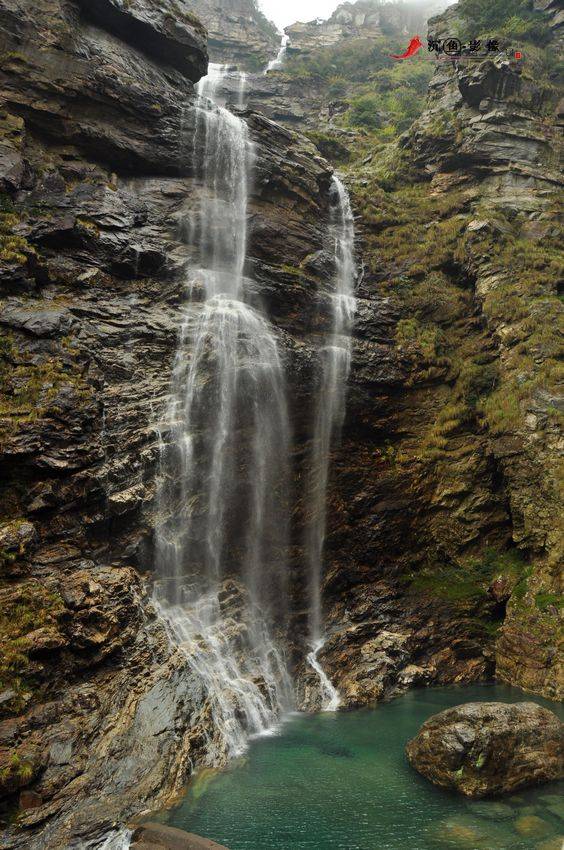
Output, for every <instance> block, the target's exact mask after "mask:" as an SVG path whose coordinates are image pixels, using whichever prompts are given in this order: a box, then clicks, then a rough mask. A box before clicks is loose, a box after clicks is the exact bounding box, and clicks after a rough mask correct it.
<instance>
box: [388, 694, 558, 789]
mask: <svg viewBox="0 0 564 850" xmlns="http://www.w3.org/2000/svg"><path fill="white" fill-rule="evenodd" d="M405 751H406V754H407V758H408V760H409V762H410V764H411V765H412V767H414V768H415V769H416V770H418V771H419V773H421V774H423V776H425V777H426V778H427V779H430V780H431V782H434V783H435V785H440V786H441V788H449V789H453V790H456V791H460V792H461V793H462V794H466V796H468V797H486V796H493V795H498V794H505V793H508V792H511V791H515V790H517V789H518V788H523V787H525V786H527V785H538V784H540V783H542V782H549V781H551V780H555V779H560V778H562V776H564V736H563V725H562V723H561V722H560V720H559V719H558V717H556V715H555V714H553V713H552V712H551V711H548V710H547V709H546V708H541V706H539V705H536V704H535V703H533V702H523V703H517V704H507V703H501V702H470V703H466V704H464V705H458V706H455V707H454V708H449V709H447V710H446V711H441V712H440V713H439V714H434V715H433V716H432V717H430V718H429V720H427V721H426V722H425V723H424V724H423V726H422V727H421V729H420V730H419V732H418V734H417V735H416V736H415V738H413V740H411V741H409V743H408V744H407V746H406V748H405Z"/></svg>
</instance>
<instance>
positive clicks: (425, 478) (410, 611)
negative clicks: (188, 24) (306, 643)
mask: <svg viewBox="0 0 564 850" xmlns="http://www.w3.org/2000/svg"><path fill="white" fill-rule="evenodd" d="M455 18H456V7H451V9H449V11H448V12H447V13H446V15H445V16H441V18H439V19H436V20H435V21H434V22H432V24H431V31H432V32H434V33H436V34H437V35H440V34H441V33H444V32H452V31H453V26H454V25H455V20H453V19H455ZM554 20H556V18H555V19H554ZM552 22H553V19H552V18H549V21H548V28H549V29H551V28H552V27H551V25H552ZM554 29H555V36H554V38H555V39H557V38H558V31H559V30H558V27H555V28H554ZM547 37H548V38H550V34H549V35H548V36H547ZM558 97H559V92H558V90H557V89H554V87H552V86H551V85H550V83H549V82H546V83H545V82H544V80H538V81H534V80H533V79H531V76H530V74H528V73H526V69H523V68H522V67H521V66H520V65H519V64H518V63H516V62H514V61H510V60H508V58H507V56H506V55H505V54H503V55H501V54H500V55H499V56H496V57H494V58H493V59H490V60H486V61H482V62H475V63H469V64H463V63H460V65H459V66H458V65H456V64H455V65H454V66H453V65H451V63H448V65H445V64H443V63H440V64H439V66H438V68H437V70H436V71H435V74H434V76H433V78H432V81H431V85H430V89H429V97H428V102H427V106H426V108H425V110H424V112H423V114H422V115H421V117H420V118H419V119H418V120H417V121H416V122H415V123H414V125H413V126H412V128H411V129H410V130H409V131H408V132H406V133H405V134H404V135H402V136H400V138H399V141H398V143H397V145H392V146H380V148H379V149H377V150H376V151H375V152H374V153H373V154H370V153H367V155H366V156H364V157H363V158H362V159H359V160H353V161H351V162H349V163H348V164H346V165H344V166H341V167H342V168H343V171H344V173H345V175H346V179H347V182H348V185H349V188H350V190H351V193H352V199H353V205H354V207H355V210H356V211H357V214H358V221H357V230H358V234H359V249H360V251H359V253H360V254H361V256H362V258H363V262H364V267H363V277H362V280H361V282H360V284H359V288H358V295H359V300H358V304H359V309H358V318H357V322H356V327H355V340H356V344H355V349H354V355H353V368H352V372H351V379H350V390H349V397H348V415H347V420H346V423H345V427H344V431H343V444H342V449H340V450H336V451H335V452H334V457H333V487H332V489H331V496H330V512H329V520H328V524H329V528H330V529H331V534H330V536H329V538H328V541H327V569H326V574H325V599H326V604H327V616H328V624H329V626H328V631H329V633H330V636H329V638H328V641H327V643H326V645H325V647H324V650H323V652H322V654H321V658H322V661H323V664H324V666H325V669H326V670H328V671H329V672H330V673H331V676H332V680H333V682H334V683H335V684H336V685H337V687H338V688H339V690H340V692H341V693H342V694H343V697H344V699H345V700H346V701H350V702H351V703H352V704H362V703H363V702H366V701H370V700H371V699H375V698H381V697H382V696H385V695H386V694H390V693H394V692H397V691H398V690H401V689H402V688H404V687H406V686H407V685H408V684H410V683H411V684H415V683H421V684H430V683H444V682H446V681H469V680H472V679H473V678H480V677H484V676H486V677H487V676H493V675H494V674H495V675H497V676H498V677H499V678H500V679H502V680H504V681H507V682H510V683H512V684H517V685H520V686H522V687H524V688H525V689H527V690H530V691H533V692H536V693H540V694H543V695H544V696H547V697H550V698H559V697H561V696H562V694H563V693H564V670H563V668H562V652H561V648H560V646H559V641H560V638H559V634H560V633H561V632H560V629H561V626H560V623H561V604H562V596H561V562H562V537H561V522H560V520H559V514H560V512H561V507H560V505H561V489H560V484H558V483H557V481H556V479H555V477H554V475H553V472H552V470H554V469H555V468H557V466H558V463H559V460H558V457H559V454H560V452H561V430H560V426H559V416H560V414H559V412H558V411H559V410H561V408H562V397H561V392H560V391H559V389H558V387H557V381H556V371H555V370H557V368H558V367H557V364H556V351H557V350H558V348H559V345H560V343H559V341H558V339H557V336H558V333H557V332H556V327H557V326H558V324H559V322H560V320H561V315H562V305H561V302H560V301H559V299H558V291H559V286H560V285H561V284H560V283H559V278H560V277H561V270H560V271H559V269H561V266H560V261H559V260H558V252H559V248H558V235H557V234H558V225H557V222H556V217H555V209H556V207H555V204H556V203H557V196H558V193H559V192H561V186H562V175H561V173H560V172H558V171H556V169H555V163H556V162H557V161H558V159H559V156H560V154H559V151H560V146H561V142H560V130H559V120H560V119H559V118H558V114H557V103H558ZM547 116H550V117H547ZM350 147H351V149H352V147H353V146H352V145H351V146H350ZM549 328H554V329H555V333H554V334H553V333H552V332H550V331H549V330H548V329H549ZM311 682H312V679H311V678H310V676H309V673H308V671H304V689H307V688H308V685H310V684H311Z"/></svg>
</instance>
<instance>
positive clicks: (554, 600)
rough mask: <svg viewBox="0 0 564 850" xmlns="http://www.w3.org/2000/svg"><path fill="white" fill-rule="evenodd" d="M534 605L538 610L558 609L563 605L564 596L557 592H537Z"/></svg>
mask: <svg viewBox="0 0 564 850" xmlns="http://www.w3.org/2000/svg"><path fill="white" fill-rule="evenodd" d="M535 605H536V606H537V608H538V609H539V611H548V610H549V609H550V608H556V609H557V610H560V609H561V608H563V607H564V596H563V595H562V594H559V593H544V592H543V593H537V594H536V595H535Z"/></svg>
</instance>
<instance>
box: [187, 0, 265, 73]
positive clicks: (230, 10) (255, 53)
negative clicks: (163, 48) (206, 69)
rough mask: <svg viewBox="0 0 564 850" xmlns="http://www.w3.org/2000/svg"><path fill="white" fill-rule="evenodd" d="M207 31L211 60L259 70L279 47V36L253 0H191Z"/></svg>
mask: <svg viewBox="0 0 564 850" xmlns="http://www.w3.org/2000/svg"><path fill="white" fill-rule="evenodd" d="M190 5H191V8H192V9H193V10H194V12H196V14H197V15H198V17H199V18H200V20H201V21H203V23H204V24H205V26H206V28H207V31H208V39H209V42H208V46H209V51H210V58H211V61H212V62H218V63H219V64H220V65H237V67H238V68H239V69H240V70H243V71H262V69H263V68H265V67H266V65H267V63H268V61H269V60H270V59H273V58H274V57H275V56H276V53H277V52H278V47H279V46H280V35H279V33H278V32H277V30H276V27H275V26H274V24H273V23H271V21H269V20H268V19H267V18H266V17H265V16H264V14H263V13H262V12H261V11H260V9H259V7H258V4H257V2H256V0H193V2H192V3H191V4H190Z"/></svg>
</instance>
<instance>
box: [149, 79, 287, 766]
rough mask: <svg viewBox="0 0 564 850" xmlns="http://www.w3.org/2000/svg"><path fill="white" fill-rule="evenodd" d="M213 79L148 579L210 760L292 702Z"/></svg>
mask: <svg viewBox="0 0 564 850" xmlns="http://www.w3.org/2000/svg"><path fill="white" fill-rule="evenodd" d="M222 73H223V71H222V68H221V67H220V66H214V67H213V69H212V73H211V75H210V76H209V77H208V78H205V79H204V80H202V81H201V82H200V84H199V88H198V91H199V100H198V104H197V110H198V117H197V125H196V132H195V137H194V162H195V168H196V176H197V179H198V182H199V185H200V203H199V208H198V211H197V214H191V216H190V218H189V220H188V221H187V222H186V227H185V228H184V229H185V232H186V234H187V241H188V245H189V248H190V250H191V253H192V256H193V258H194V263H193V264H192V263H191V266H190V274H189V278H190V279H189V282H188V287H187V291H188V303H187V304H186V306H185V307H184V309H183V321H182V328H181V333H180V339H179V343H178V349H177V354H176V358H175V363H174V368H173V376H172V385H171V396H170V402H169V405H168V410H167V413H166V417H165V422H164V424H163V425H162V427H161V450H160V470H159V477H158V492H157V500H158V516H159V521H158V526H157V529H156V563H157V579H156V582H155V602H156V604H157V607H158V609H159V610H160V613H161V614H162V616H163V618H164V620H165V622H166V623H167V626H168V631H169V636H170V637H171V639H172V640H173V641H174V642H175V643H176V644H178V645H180V646H181V647H182V649H183V650H184V651H185V653H186V655H187V656H188V658H189V660H190V664H191V666H192V667H193V668H194V669H195V670H196V671H197V672H198V673H199V675H200V677H201V680H202V682H203V683H204V688H205V690H206V693H207V699H206V705H205V706H204V708H203V711H204V712H208V713H209V715H208V719H210V720H211V724H209V723H208V724H207V725H208V726H210V727H211V728H212V730H213V733H212V734H213V740H211V738H210V740H209V741H208V746H207V752H208V758H209V763H210V764H215V763H218V762H220V761H223V760H225V759H227V758H230V757H232V756H234V755H237V754H238V753H240V752H241V751H242V749H243V748H244V746H245V742H246V740H247V737H248V736H249V735H252V734H257V733H263V732H265V731H267V730H268V729H269V728H271V727H272V726H273V725H274V724H275V723H276V722H277V720H278V718H279V716H280V714H281V713H282V712H283V711H285V710H288V709H289V708H290V707H291V705H292V689H291V685H290V679H289V675H288V672H287V669H286V663H285V660H284V658H283V655H282V652H281V650H280V649H279V648H278V643H277V640H276V633H277V632H278V633H285V631H286V620H287V602H286V600H287V588H286V575H287V568H286V557H287V550H288V539H287V537H288V512H289V508H288V458H289V445H290V429H289V423H288V414H287V408H286V392H285V382H284V370H283V366H282V362H281V360H280V356H279V352H278V346H277V341H276V336H275V334H274V331H273V328H272V327H271V325H270V323H269V322H268V320H267V318H266V317H265V316H264V315H263V313H262V311H261V309H260V304H258V303H257V301H256V297H255V295H254V294H253V292H254V290H256V286H255V285H254V283H253V281H251V280H249V279H248V278H246V277H245V260H246V242H247V225H246V220H247V197H248V187H249V183H250V179H251V172H252V164H253V158H254V152H253V147H252V144H251V142H250V140H249V138H248V134H247V128H246V125H245V123H244V122H243V121H241V120H240V119H239V118H237V117H236V116H234V115H233V114H231V113H230V112H229V111H227V110H226V109H224V108H221V107H218V106H216V105H215V104H214V103H213V102H212V101H211V100H210V99H209V98H210V97H213V94H214V92H215V90H216V89H217V88H218V87H219V86H220V85H221V82H222ZM196 263H197V264H198V267H197V268H196V267H195V266H196ZM251 302H253V303H251ZM202 725H203V726H206V724H202Z"/></svg>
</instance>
